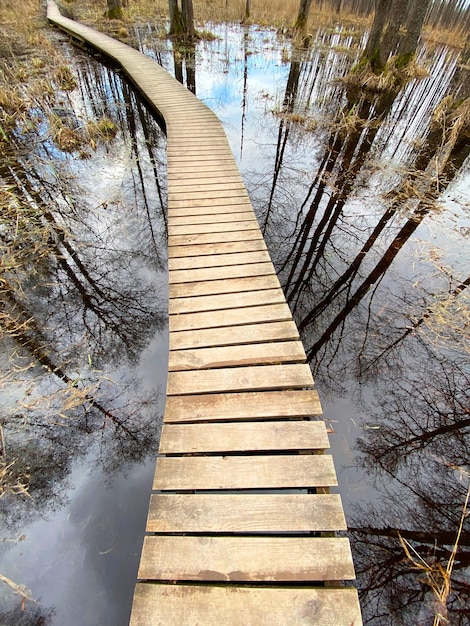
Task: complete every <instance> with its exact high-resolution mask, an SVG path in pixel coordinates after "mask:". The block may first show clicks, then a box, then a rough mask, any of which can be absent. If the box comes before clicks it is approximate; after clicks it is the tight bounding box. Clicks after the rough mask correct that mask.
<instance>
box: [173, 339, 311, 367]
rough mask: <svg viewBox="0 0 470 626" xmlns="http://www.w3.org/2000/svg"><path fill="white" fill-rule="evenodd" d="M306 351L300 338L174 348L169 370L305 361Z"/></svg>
mask: <svg viewBox="0 0 470 626" xmlns="http://www.w3.org/2000/svg"><path fill="white" fill-rule="evenodd" d="M305 361H306V356H305V351H304V348H303V345H302V342H300V341H281V342H269V343H254V344H248V345H247V344H243V345H241V346H223V347H220V348H198V349H196V350H188V349H186V350H171V351H170V355H169V361H168V370H169V371H170V372H172V371H178V370H196V369H209V368H214V367H236V366H240V365H274V364H276V363H305Z"/></svg>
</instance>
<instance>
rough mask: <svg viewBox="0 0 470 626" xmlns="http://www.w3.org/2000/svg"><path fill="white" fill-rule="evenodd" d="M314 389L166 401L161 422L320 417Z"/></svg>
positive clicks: (319, 407)
mask: <svg viewBox="0 0 470 626" xmlns="http://www.w3.org/2000/svg"><path fill="white" fill-rule="evenodd" d="M321 413H322V410H321V405H320V400H319V398H318V393H317V391H315V390H314V389H306V390H302V391H300V390H295V391H267V392H251V393H226V394H222V393H218V394H208V395H200V396H197V395H192V396H173V397H170V398H167V402H166V407H165V415H164V421H165V422H174V423H178V422H179V423H182V422H199V421H203V422H210V421H236V420H253V419H258V420H260V419H270V420H272V419H285V418H294V417H295V418H301V417H314V416H317V415H321Z"/></svg>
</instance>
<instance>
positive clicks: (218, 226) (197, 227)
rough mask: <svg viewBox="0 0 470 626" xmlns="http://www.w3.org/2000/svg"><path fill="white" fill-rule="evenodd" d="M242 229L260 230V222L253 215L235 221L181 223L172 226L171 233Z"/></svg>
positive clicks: (220, 231) (218, 231) (219, 231)
mask: <svg viewBox="0 0 470 626" xmlns="http://www.w3.org/2000/svg"><path fill="white" fill-rule="evenodd" d="M242 230H259V226H258V222H257V221H256V219H255V217H254V216H253V217H252V218H251V219H244V220H242V221H234V222H217V221H213V222H209V223H208V224H181V226H175V225H174V226H172V227H171V233H172V236H173V235H175V236H176V235H192V234H198V233H222V232H228V231H236V232H237V233H239V232H240V231H242Z"/></svg>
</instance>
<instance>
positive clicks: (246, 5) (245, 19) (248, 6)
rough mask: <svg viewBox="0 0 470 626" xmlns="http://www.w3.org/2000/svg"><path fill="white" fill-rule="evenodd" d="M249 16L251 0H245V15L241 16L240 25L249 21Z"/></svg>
mask: <svg viewBox="0 0 470 626" xmlns="http://www.w3.org/2000/svg"><path fill="white" fill-rule="evenodd" d="M250 15H251V0H246V2H245V15H244V16H243V20H242V24H244V23H245V22H246V21H247V20H249V19H250Z"/></svg>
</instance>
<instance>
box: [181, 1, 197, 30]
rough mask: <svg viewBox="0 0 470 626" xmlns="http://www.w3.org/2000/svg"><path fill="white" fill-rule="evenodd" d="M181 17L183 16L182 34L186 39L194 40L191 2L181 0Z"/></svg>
mask: <svg viewBox="0 0 470 626" xmlns="http://www.w3.org/2000/svg"><path fill="white" fill-rule="evenodd" d="M181 15H182V16H183V25H184V33H185V35H186V37H187V38H188V39H194V36H195V34H196V33H195V30H194V9H193V0H181Z"/></svg>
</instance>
